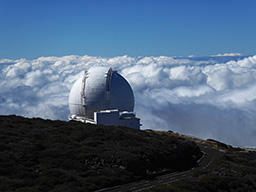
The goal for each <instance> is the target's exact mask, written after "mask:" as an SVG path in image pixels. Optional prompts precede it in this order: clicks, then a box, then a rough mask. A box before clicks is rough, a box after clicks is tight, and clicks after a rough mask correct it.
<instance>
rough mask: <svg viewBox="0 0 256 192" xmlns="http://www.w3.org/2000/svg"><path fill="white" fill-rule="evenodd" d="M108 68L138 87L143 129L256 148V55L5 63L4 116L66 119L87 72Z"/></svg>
mask: <svg viewBox="0 0 256 192" xmlns="http://www.w3.org/2000/svg"><path fill="white" fill-rule="evenodd" d="M91 66H108V67H111V68H113V69H115V70H117V71H118V72H119V73H120V74H121V75H123V76H124V77H125V78H126V79H127V80H128V82H129V83H130V85H131V86H132V88H133V91H134V95H135V100H136V102H135V112H136V114H137V116H138V117H140V118H141V123H142V124H143V126H142V129H153V130H172V131H174V132H179V133H182V134H188V135H192V136H196V137H201V138H205V139H207V138H213V139H217V140H220V141H222V142H225V143H228V144H232V145H235V146H256V139H255V138H256V55H255V56H241V55H240V54H225V55H216V56H209V57H194V56H190V57H165V56H160V57H128V56H121V57H113V58H102V57H91V56H87V55H85V56H75V55H71V56H64V57H40V58H38V59H35V60H27V59H19V60H9V59H2V60H0V70H1V73H0V88H1V89H0V114H1V115H9V114H16V115H22V116H25V117H41V118H45V119H54V120H55V119H60V120H67V119H68V116H69V107H68V97H69V91H70V89H71V87H72V85H73V83H74V82H75V80H76V79H78V78H79V77H80V76H82V74H83V71H84V70H87V69H88V68H89V67H91Z"/></svg>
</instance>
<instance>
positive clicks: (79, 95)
mask: <svg viewBox="0 0 256 192" xmlns="http://www.w3.org/2000/svg"><path fill="white" fill-rule="evenodd" d="M69 108H70V113H71V115H75V116H82V117H86V118H89V119H93V115H94V112H97V111H101V110H114V109H117V110H118V111H131V112H132V111H133V108H134V96H133V91H132V88H131V86H130V85H129V83H128V82H127V81H126V80H125V79H124V78H123V77H122V76H121V75H120V74H118V73H117V72H116V71H114V70H112V69H111V68H107V67H93V68H90V69H89V70H88V71H85V72H84V74H83V76H82V77H80V78H79V79H78V80H77V81H76V82H75V83H74V85H73V87H72V89H71V91H70V95H69Z"/></svg>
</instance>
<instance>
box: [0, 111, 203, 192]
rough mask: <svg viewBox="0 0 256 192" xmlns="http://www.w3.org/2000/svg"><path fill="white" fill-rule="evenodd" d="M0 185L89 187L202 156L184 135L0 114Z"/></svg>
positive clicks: (37, 188)
mask: <svg viewBox="0 0 256 192" xmlns="http://www.w3.org/2000/svg"><path fill="white" fill-rule="evenodd" d="M0 129H1V130H0V191H1V192H4V191H21V192H22V191H24V192H29V191H43V192H45V191H51V192H53V191H61V192H63V191H75V192H79V191H83V192H85V191H93V190H96V189H100V188H104V187H109V186H114V185H118V184H122V183H126V182H130V181H134V180H137V179H141V178H145V177H150V176H154V175H155V174H159V173H161V172H162V171H166V170H168V171H176V170H184V169H189V168H190V167H193V166H194V165H195V164H196V162H197V160H198V159H199V158H200V157H201V156H202V153H201V151H200V148H199V147H198V146H197V145H196V144H195V143H194V142H191V141H189V140H187V139H184V138H180V137H176V136H173V135H171V134H161V133H156V132H153V131H140V130H134V129H130V128H125V127H106V126H96V125H91V124H83V123H80V122H64V121H51V120H43V119H39V118H33V119H28V118H23V117H19V116H14V115H13V116H0Z"/></svg>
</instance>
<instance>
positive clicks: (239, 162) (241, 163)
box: [145, 140, 256, 192]
mask: <svg viewBox="0 0 256 192" xmlns="http://www.w3.org/2000/svg"><path fill="white" fill-rule="evenodd" d="M207 142H214V143H215V144H216V141H213V140H208V141H207ZM217 145H218V147H221V148H225V149H228V150H227V152H226V153H225V155H223V156H222V157H221V158H220V159H219V160H218V161H217V162H216V163H215V164H214V165H213V166H211V167H209V168H208V169H203V170H202V169H201V170H199V171H195V172H194V173H193V176H192V177H191V178H188V179H184V180H180V181H178V182H174V183H172V184H170V185H163V186H159V187H156V188H152V189H148V190H145V192H158V191H161V192H185V191H194V192H218V191H223V192H224V191H228V192H229V191H232V192H244V191H246V192H253V191H256V152H246V151H239V149H235V148H233V150H232V147H230V146H225V145H224V144H221V143H219V142H217Z"/></svg>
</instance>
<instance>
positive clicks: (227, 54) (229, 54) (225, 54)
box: [212, 53, 242, 57]
mask: <svg viewBox="0 0 256 192" xmlns="http://www.w3.org/2000/svg"><path fill="white" fill-rule="evenodd" d="M212 56H218V57H226V56H242V54H241V53H224V54H218V55H212Z"/></svg>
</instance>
